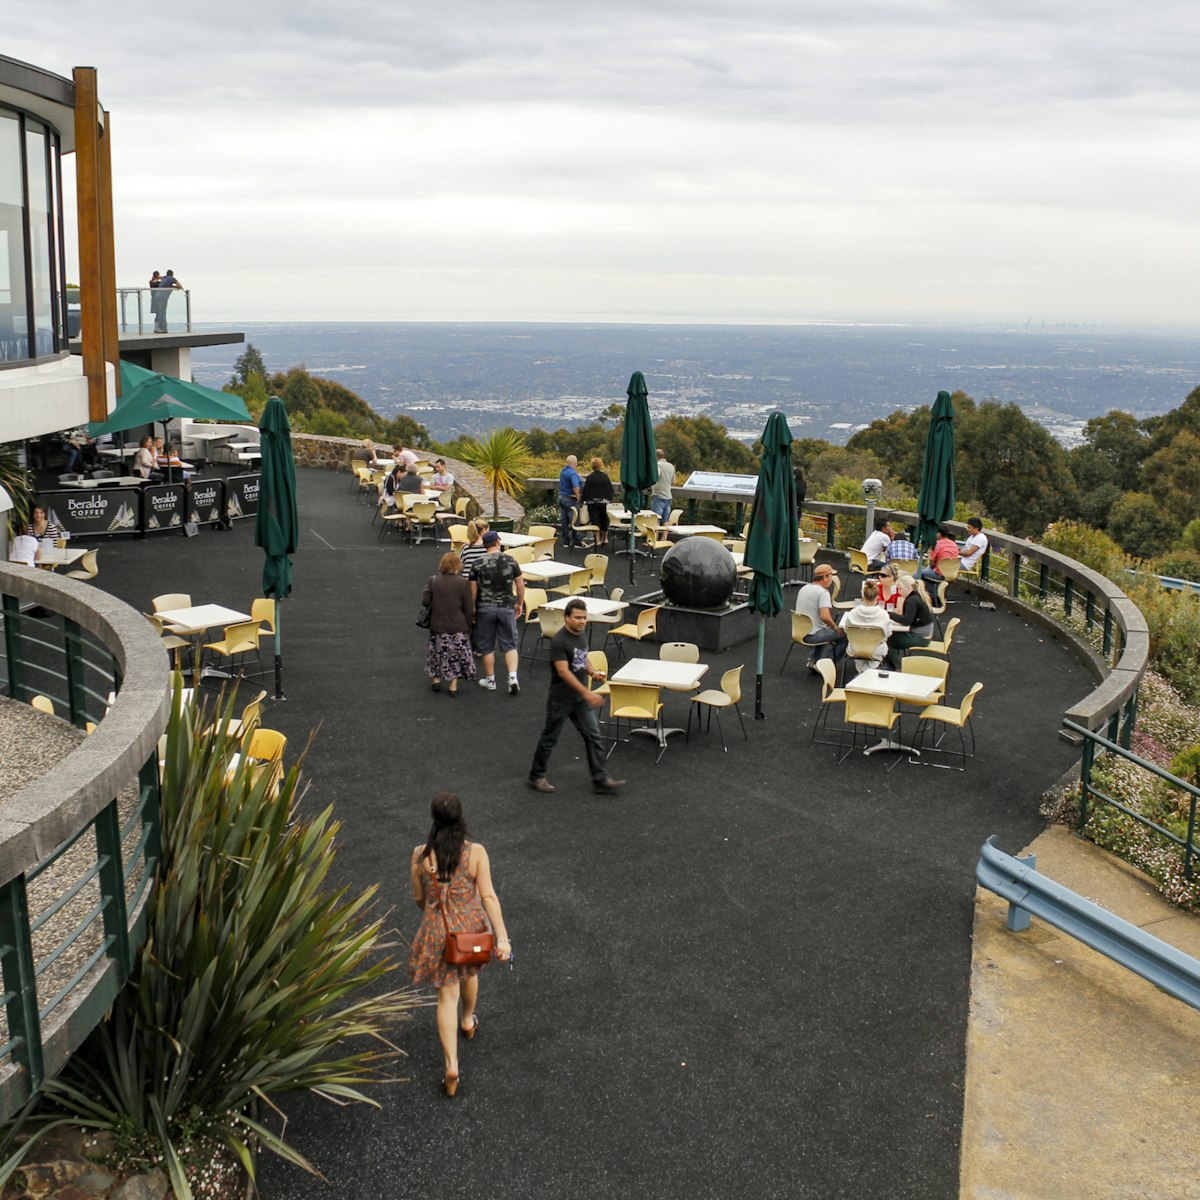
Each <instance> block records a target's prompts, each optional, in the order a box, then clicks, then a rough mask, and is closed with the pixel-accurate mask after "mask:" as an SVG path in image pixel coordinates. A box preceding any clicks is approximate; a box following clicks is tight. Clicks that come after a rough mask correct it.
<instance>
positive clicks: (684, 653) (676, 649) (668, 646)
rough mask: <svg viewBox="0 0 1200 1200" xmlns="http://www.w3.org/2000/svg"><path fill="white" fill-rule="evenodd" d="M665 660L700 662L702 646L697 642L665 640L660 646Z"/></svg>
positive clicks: (660, 651) (661, 656)
mask: <svg viewBox="0 0 1200 1200" xmlns="http://www.w3.org/2000/svg"><path fill="white" fill-rule="evenodd" d="M658 657H659V658H660V659H661V660H662V661H663V662H681V663H698V662H699V661H700V647H699V646H697V645H696V644H695V642H663V643H662V644H661V645H660V646H659V648H658Z"/></svg>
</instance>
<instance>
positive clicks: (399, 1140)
mask: <svg viewBox="0 0 1200 1200" xmlns="http://www.w3.org/2000/svg"><path fill="white" fill-rule="evenodd" d="M299 482H300V502H301V516H302V519H301V523H302V527H303V544H302V548H301V552H300V553H299V554H298V555H297V558H296V572H295V583H296V591H295V596H294V599H293V600H292V601H289V602H288V604H287V606H286V608H285V613H284V629H285V643H286V647H287V653H286V664H287V667H286V691H287V695H288V700H287V701H286V702H285V703H282V704H278V705H273V706H270V707H269V708H268V710H267V713H266V719H265V723H266V724H268V725H270V726H272V727H274V728H278V729H281V730H283V731H284V732H285V733H287V734H288V736H289V739H291V743H290V745H291V746H292V747H298V746H299V745H300V744H302V742H303V741H304V739H305V737H306V736H307V734H308V732H309V730H311V729H312V728H313V727H314V726H316V725H318V724H320V725H321V730H320V734H319V738H318V741H317V743H316V746H315V748H314V750H313V752H312V754H311V756H310V759H309V771H308V778H309V781H310V784H311V790H310V792H309V793H308V796H307V798H306V800H305V803H306V804H307V805H311V806H316V805H323V804H325V803H326V802H327V801H330V800H332V801H334V802H336V804H337V809H338V813H339V815H340V817H341V818H342V820H343V821H344V823H345V828H344V833H343V837H342V839H341V851H340V857H339V861H338V865H337V872H338V874H339V876H340V877H341V878H343V879H345V880H348V881H351V882H353V883H355V884H359V885H366V884H368V883H371V882H375V881H380V882H381V883H382V892H383V902H384V903H385V904H386V905H387V906H388V907H391V908H393V909H394V920H395V923H396V925H397V927H398V929H399V931H400V932H401V933H402V934H404V935H411V933H412V932H413V931H414V929H415V928H416V924H417V911H416V909H415V908H414V907H413V905H412V901H411V899H410V896H409V884H408V872H407V861H408V855H409V852H410V850H411V847H412V846H413V845H414V844H415V843H416V842H418V841H420V840H422V839H423V837H424V834H425V832H426V829H427V826H428V815H427V814H428V806H429V800H430V798H431V796H432V795H433V793H434V792H435V791H437V790H438V789H440V788H447V787H448V788H452V789H454V790H456V791H458V792H459V793H460V794H461V795H462V796H463V798H464V801H465V804H466V808H467V812H468V814H469V817H470V821H471V826H472V830H473V832H474V834H475V835H476V836H477V837H478V838H479V839H480V840H481V841H483V842H485V843H486V845H487V846H488V848H489V850H490V852H491V855H492V861H493V864H494V871H495V876H496V880H497V885H498V889H499V893H500V897H501V900H502V902H503V905H504V910H505V915H506V919H507V922H508V926H509V929H510V931H511V933H512V937H513V942H514V945H515V948H516V955H517V969H516V970H515V971H514V972H512V973H510V972H508V971H507V970H505V969H498V968H496V967H490V968H488V970H487V971H486V972H485V975H484V983H483V989H482V999H481V1005H480V1010H481V1012H482V1014H483V1025H482V1030H481V1032H480V1035H479V1038H478V1039H477V1040H476V1041H475V1042H474V1043H473V1044H471V1045H470V1046H469V1047H467V1048H465V1049H464V1052H463V1055H462V1064H463V1071H464V1080H463V1084H462V1087H461V1089H460V1092H459V1097H458V1099H457V1100H456V1101H453V1102H448V1101H445V1100H444V1099H443V1098H442V1096H441V1094H440V1091H439V1087H438V1082H439V1078H440V1071H441V1058H440V1053H439V1050H438V1046H437V1041H436V1034H435V1030H434V1022H433V1013H432V1011H431V1010H429V1011H424V1012H422V1013H421V1014H419V1016H418V1017H417V1019H416V1020H415V1021H414V1022H413V1023H412V1024H410V1025H406V1026H405V1027H404V1028H403V1029H402V1030H401V1035H400V1036H401V1044H402V1045H403V1046H404V1047H405V1049H406V1050H407V1051H408V1052H409V1054H410V1055H411V1059H410V1062H409V1064H408V1074H409V1076H410V1078H409V1081H408V1082H406V1083H401V1084H398V1085H395V1086H393V1087H391V1088H390V1089H388V1090H387V1091H386V1092H384V1093H383V1094H382V1095H381V1100H382V1103H383V1108H382V1110H379V1111H375V1110H368V1109H364V1108H352V1109H339V1108H336V1107H334V1106H332V1105H330V1104H327V1103H324V1102H321V1101H318V1100H315V1099H308V1098H296V1099H293V1100H291V1101H289V1102H288V1104H287V1110H288V1113H289V1116H290V1119H291V1123H290V1136H291V1137H292V1138H294V1139H295V1141H296V1143H297V1144H298V1145H299V1146H300V1147H302V1149H303V1150H304V1151H305V1152H306V1153H307V1154H308V1155H310V1156H311V1158H312V1159H313V1161H314V1162H315V1163H316V1164H317V1165H318V1166H319V1167H320V1168H321V1170H322V1171H324V1172H325V1174H326V1176H327V1177H328V1180H329V1182H328V1183H323V1182H320V1181H318V1180H314V1179H311V1178H310V1177H307V1176H305V1175H304V1174H303V1173H302V1172H299V1171H295V1170H292V1169H290V1168H284V1167H281V1166H275V1165H272V1164H271V1163H264V1164H263V1169H262V1181H263V1194H264V1195H266V1196H269V1197H276V1198H287V1200H301V1198H307V1197H356V1198H359V1200H374V1198H376V1197H392V1196H410V1195H411V1196H418V1195H421V1196H432V1195H439V1194H443V1193H444V1192H445V1191H446V1189H447V1187H448V1186H450V1185H448V1180H453V1187H454V1190H455V1191H456V1192H460V1193H462V1194H470V1195H475V1196H488V1197H517V1196H538V1197H554V1196H563V1197H585V1198H590V1197H625V1196H630V1197H632V1196H639V1197H640V1196H647V1195H656V1196H660V1197H725V1196H749V1195H754V1196H756V1197H764V1198H765V1197H775V1196H779V1197H784V1196H788V1197H814V1198H816V1197H820V1198H822V1200H831V1198H833V1197H856V1198H863V1197H868V1198H872V1197H888V1198H901V1197H913V1198H914V1200H916V1198H919V1200H940V1198H949V1197H953V1196H956V1195H957V1183H958V1143H959V1126H960V1119H961V1091H962V1072H963V1064H964V1049H963V1046H964V1036H965V1021H966V1015H967V989H968V969H969V964H970V935H971V901H972V895H973V891H974V879H973V867H974V862H975V858H976V856H977V853H978V849H979V846H980V844H981V843H982V842H983V840H984V839H985V838H986V837H987V836H988V835H989V834H992V833H995V834H999V835H1000V840H1001V844H1002V845H1003V846H1005V847H1007V848H1012V849H1015V848H1017V847H1019V846H1021V845H1023V844H1024V843H1025V842H1027V841H1028V840H1029V839H1030V838H1031V837H1032V836H1033V835H1034V834H1035V833H1036V832H1037V831H1038V830H1039V829H1040V827H1041V825H1040V822H1039V820H1038V817H1037V798H1038V795H1039V793H1040V792H1041V791H1042V790H1043V789H1044V788H1045V787H1047V786H1048V785H1049V784H1050V783H1052V782H1053V781H1054V780H1055V779H1056V778H1057V777H1058V776H1059V775H1060V774H1061V772H1062V771H1064V770H1065V769H1066V768H1067V767H1068V766H1069V764H1070V762H1071V753H1070V750H1069V748H1068V747H1067V746H1065V745H1064V744H1063V743H1062V742H1060V741H1059V740H1058V738H1057V737H1056V732H1055V731H1056V727H1057V717H1058V714H1059V713H1061V712H1062V710H1063V709H1064V708H1066V707H1067V706H1068V705H1069V704H1070V703H1071V702H1072V701H1074V700H1075V699H1076V698H1078V697H1079V696H1080V695H1082V694H1083V693H1084V692H1085V691H1086V690H1087V689H1088V687H1089V686H1090V684H1089V679H1088V676H1087V674H1086V672H1085V671H1084V669H1083V668H1082V667H1081V666H1079V665H1078V664H1077V663H1076V662H1075V661H1074V660H1073V659H1072V658H1071V657H1070V655H1069V654H1068V653H1067V652H1065V651H1064V649H1063V648H1062V647H1061V646H1060V645H1058V644H1057V643H1055V642H1054V641H1052V640H1050V639H1049V638H1048V637H1047V635H1046V634H1044V633H1043V632H1042V631H1040V630H1038V629H1037V628H1036V627H1030V626H1028V625H1027V624H1026V623H1025V622H1023V621H1022V620H1021V619H1019V618H1018V617H1015V616H1012V615H1010V614H1008V613H1006V612H1004V611H1002V610H1001V611H996V612H984V611H980V610H978V609H975V608H973V607H971V606H970V605H969V604H961V605H958V606H957V607H956V608H955V610H954V612H955V615H958V616H961V617H962V618H963V619H964V625H963V626H962V636H961V638H960V641H959V642H958V644H956V646H955V650H954V654H953V664H954V667H953V669H954V675H953V680H952V687H951V692H952V696H953V698H955V699H957V698H958V696H960V695H961V694H962V692H963V691H964V690H965V688H966V687H967V686H969V684H970V683H971V682H973V681H974V680H976V679H980V680H982V681H983V682H984V683H985V691H984V692H983V694H982V696H981V697H980V702H979V706H978V722H977V730H978V735H979V756H978V758H977V759H976V760H975V761H974V762H973V763H972V764H971V768H970V771H969V773H968V774H966V775H961V774H958V773H956V772H950V771H937V770H930V769H927V768H918V767H912V766H909V765H907V764H906V763H902V764H901V765H900V766H898V767H897V769H896V770H895V771H894V772H892V773H891V774H890V775H887V774H885V773H884V767H885V765H886V763H885V761H884V759H883V758H882V757H879V756H876V757H873V758H869V759H868V758H864V757H862V756H861V755H854V756H852V757H851V758H850V759H849V761H847V762H846V763H845V765H843V766H841V767H838V766H835V764H834V752H833V751H832V750H831V749H829V748H823V747H816V748H811V747H810V746H809V744H808V740H807V739H808V733H809V728H810V722H811V720H812V718H813V714H814V712H815V709H816V707H817V696H818V694H819V688H818V683H817V680H816V679H815V677H812V676H810V675H808V673H807V672H806V671H804V669H803V667H802V664H801V663H800V662H799V661H797V660H798V659H799V653H797V654H794V655H793V656H792V663H791V665H790V666H789V668H788V674H787V676H786V677H785V678H784V679H782V680H781V679H780V678H779V677H778V674H777V668H776V669H775V670H772V669H770V668H769V670H768V680H767V701H766V708H767V712H768V719H767V720H766V721H764V722H757V723H750V741H749V743H746V742H743V741H741V740H740V736H739V735H738V734H737V729H736V722H734V723H733V726H732V728H729V726H728V723H727V735H730V734H732V738H736V739H737V740H732V739H731V741H730V750H729V753H728V754H722V752H721V745H720V742H719V740H718V738H717V736H716V730H715V726H714V730H713V734H712V736H711V737H705V738H702V739H700V740H699V741H697V740H696V739H695V737H693V740H692V743H691V745H690V746H688V747H685V746H684V745H683V744H682V743H681V741H679V740H678V739H676V740H673V741H672V744H671V748H670V750H669V751H668V753H667V755H666V756H665V757H664V759H663V761H662V763H661V764H660V765H659V766H658V767H657V768H656V767H655V766H654V765H653V760H652V757H651V756H650V755H649V754H648V753H647V750H646V748H645V747H644V746H636V747H633V748H630V747H625V746H622V747H619V748H618V750H617V751H616V753H615V754H614V756H613V758H612V760H611V765H612V767H613V769H614V770H615V772H616V773H618V774H620V775H624V776H626V777H627V778H628V780H629V784H628V788H627V790H626V792H625V793H624V795H622V796H621V797H620V798H617V799H602V798H596V797H593V796H592V795H591V794H590V792H589V791H588V790H587V788H586V782H587V779H586V770H585V768H584V764H583V763H582V761H581V759H580V756H579V745H578V741H577V739H576V738H575V735H574V734H573V733H572V732H571V731H570V730H568V731H567V732H566V733H565V734H564V740H563V742H562V743H561V744H560V748H559V750H558V752H557V753H556V755H555V757H554V759H553V761H552V763H551V772H550V777H551V779H552V780H553V781H554V782H555V783H556V784H557V785H558V788H559V792H558V794H557V795H556V796H553V797H542V796H536V795H534V794H533V793H531V792H529V791H528V790H527V789H526V787H525V777H526V772H527V770H528V763H529V758H530V756H531V753H532V750H533V746H534V743H535V741H536V738H537V733H538V730H539V728H540V718H541V710H542V702H543V694H544V688H545V675H544V668H542V669H541V670H540V671H539V673H538V675H537V676H536V677H530V678H527V679H526V681H525V692H524V694H523V695H522V696H520V697H519V698H515V699H514V698H510V697H508V696H507V695H504V694H502V693H497V694H494V695H493V694H485V693H483V692H481V691H480V690H479V689H477V688H475V687H474V686H471V687H469V688H467V690H466V694H465V695H464V696H463V697H461V698H460V699H458V700H456V701H451V700H450V699H448V698H447V696H446V695H444V694H442V695H434V694H432V693H431V692H430V690H429V688H428V685H427V682H426V680H425V677H424V674H423V671H422V667H423V662H424V649H425V636H426V635H425V633H424V631H422V630H420V629H418V628H416V626H415V625H414V623H413V618H414V615H415V610H416V608H417V595H418V592H419V588H420V583H421V581H422V580H423V579H424V577H425V576H426V575H427V574H428V573H429V571H430V570H432V569H433V568H434V565H435V563H436V558H437V556H438V554H440V553H441V548H439V549H437V550H435V549H434V548H433V547H432V546H428V545H427V546H422V547H416V548H410V547H408V546H406V545H405V544H404V543H403V542H402V541H401V540H400V539H398V538H397V539H395V540H389V541H387V542H385V543H384V544H383V545H380V544H379V543H378V542H377V541H376V538H375V530H374V529H372V528H371V526H370V512H369V510H368V509H366V508H363V507H360V506H358V505H357V504H356V503H355V500H354V498H353V495H352V493H351V491H350V488H349V483H348V478H347V476H345V475H334V474H328V473H324V472H316V471H301V472H300V473H299ZM622 561H623V560H622ZM100 566H101V576H100V581H99V582H100V583H102V584H103V586H105V587H107V588H109V589H110V590H112V591H114V592H115V593H116V594H118V595H120V596H122V597H123V598H125V599H126V600H128V601H129V602H130V603H132V604H134V605H136V606H137V607H139V608H147V607H148V606H149V598H150V597H151V596H152V595H154V594H156V593H158V592H161V591H168V590H171V591H174V590H180V591H190V592H191V594H192V596H193V599H194V601H195V602H197V603H200V602H205V601H214V602H219V603H223V604H228V605H231V606H235V607H236V606H243V605H248V604H249V601H250V599H251V598H252V597H253V596H255V595H257V594H258V587H259V577H260V570H261V558H260V554H259V551H257V550H256V549H255V548H254V546H253V525H252V522H251V521H245V522H242V523H240V524H239V525H238V526H237V527H236V528H235V529H234V531H233V532H231V533H223V534H222V533H214V532H209V531H205V532H203V533H202V534H201V536H199V537H196V538H194V539H191V540H185V539H183V538H182V537H176V536H174V535H171V536H166V535H158V536H156V537H154V538H152V539H148V540H146V541H143V542H134V541H131V540H129V541H123V540H116V539H113V540H111V541H110V542H108V543H106V544H105V545H104V547H103V552H102V554H101V556H100ZM641 570H642V572H643V573H644V574H645V573H648V572H647V571H646V568H644V567H643V568H641ZM790 595H794V593H790ZM787 637H788V623H787V621H786V619H785V618H780V619H779V620H777V621H775V622H772V624H771V629H770V634H769V638H768V660H769V661H773V662H775V663H776V664H777V663H778V662H779V661H781V658H782V654H783V652H784V649H785V648H786V645H787ZM753 649H754V648H753V643H747V644H746V645H744V646H741V647H738V648H736V649H735V650H734V651H732V652H730V653H728V654H725V655H720V656H706V657H707V658H708V659H709V660H710V661H711V662H712V667H711V670H710V672H709V678H710V679H711V680H712V681H713V682H714V684H715V682H716V680H717V679H718V678H719V676H720V673H721V671H722V670H723V669H724V668H725V667H727V666H730V665H734V664H736V663H738V662H745V663H746V664H747V683H748V684H749V685H750V686H749V690H751V691H752V672H753V661H754V660H753ZM669 705H670V711H671V712H673V713H683V712H684V710H685V707H686V705H685V703H684V701H683V700H682V699H681V698H679V697H672V698H671V699H670V700H669ZM746 709H747V711H748V712H752V710H753V704H752V700H751V701H749V702H748V703H747V705H746ZM452 1158H453V1160H454V1165H453V1166H451V1165H450V1160H451V1159H452Z"/></svg>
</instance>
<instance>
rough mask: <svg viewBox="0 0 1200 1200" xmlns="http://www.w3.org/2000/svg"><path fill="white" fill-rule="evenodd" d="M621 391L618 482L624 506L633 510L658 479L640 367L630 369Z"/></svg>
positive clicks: (639, 504)
mask: <svg viewBox="0 0 1200 1200" xmlns="http://www.w3.org/2000/svg"><path fill="white" fill-rule="evenodd" d="M625 392H626V395H627V396H628V397H629V401H628V403H627V404H626V405H625V428H624V430H623V431H622V433H621V486H622V488H624V489H625V496H624V500H625V507H626V508H627V509H628V510H629V512H630V513H636V512H637V511H638V510H639V509H640V508H641V507H642V501H643V496H644V494H645V493H646V492H647V491H649V489H650V488H652V487H653V486H654V485H655V483H657V482H658V457H657V453H656V449H657V448H656V447H655V445H654V426H653V425H652V424H651V423H650V401H649V398H648V394H647V392H646V380H645V378H644V376H643V375H642V373H641V371H634V373H633V374H632V375H631V376H630V377H629V386H628V387H627V388H626V389H625Z"/></svg>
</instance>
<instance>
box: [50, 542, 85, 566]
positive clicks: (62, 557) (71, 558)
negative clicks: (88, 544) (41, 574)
mask: <svg viewBox="0 0 1200 1200" xmlns="http://www.w3.org/2000/svg"><path fill="white" fill-rule="evenodd" d="M86 553H87V551H86V550H85V549H83V548H82V547H78V546H76V547H72V546H66V547H62V546H43V547H42V557H41V560H40V565H41V566H43V567H54V568H58V567H70V566H74V565H75V563H77V562H78V561H79V560H80V559H81V558H82V557H83V556H84V555H85V554H86Z"/></svg>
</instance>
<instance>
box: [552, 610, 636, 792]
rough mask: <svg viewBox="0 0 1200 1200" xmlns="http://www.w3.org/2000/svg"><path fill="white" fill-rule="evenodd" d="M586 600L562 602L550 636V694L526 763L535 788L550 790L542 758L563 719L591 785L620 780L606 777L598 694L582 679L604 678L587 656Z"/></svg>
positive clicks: (611, 786) (614, 784)
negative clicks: (576, 740) (583, 755)
mask: <svg viewBox="0 0 1200 1200" xmlns="http://www.w3.org/2000/svg"><path fill="white" fill-rule="evenodd" d="M586 628H587V605H586V604H584V602H583V601H582V600H580V599H579V598H578V597H576V598H575V599H573V600H571V601H570V602H569V603H568V604H567V614H566V617H565V619H564V621H563V627H562V628H561V629H560V630H559V631H558V632H557V633H556V634H555V635H554V637H553V638H551V639H550V694H549V696H548V697H547V699H546V727H545V728H544V729H543V730H542V736H541V737H540V738H539V739H538V744H537V749H536V750H535V751H534V754H533V765H532V766H531V767H530V768H529V786H530V787H531V788H533V790H534V791H535V792H552V791H554V786H553V784H551V783H550V781H549V780H548V779H547V778H546V764H547V763H548V762H549V761H550V755H551V753H552V752H553V751H554V747H555V746H556V745H557V744H558V735H559V734H560V733H562V727H563V725H565V724H566V722H567V721H568V720H570V721H571V723H572V724H573V725H574V726H575V728H576V729H578V730H579V736H580V737H582V738H583V745H584V749H585V750H586V751H587V760H588V770H589V771H590V772H591V775H592V791H594V792H596V793H598V794H599V795H601V796H606V795H609V794H610V793H612V792H615V791H618V790H619V789H620V788H621V787H622V786H624V783H625V781H624V780H623V779H609V777H608V765H607V763H606V760H605V753H604V742H603V741H602V740H601V738H600V723H599V722H598V721H597V720H596V710H597V709H598V708H602V707H603V705H604V697H603V696H601V695H598V694H597V693H596V692H593V691H591V690H590V689H589V687H588V679H589V678H592V679H600V680H603V679H604V672H603V671H593V670H592V667H591V664H590V663H589V662H588V656H587V655H588V644H587V638H586V637H585V636H584V632H583V631H584V630H585V629H586Z"/></svg>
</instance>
